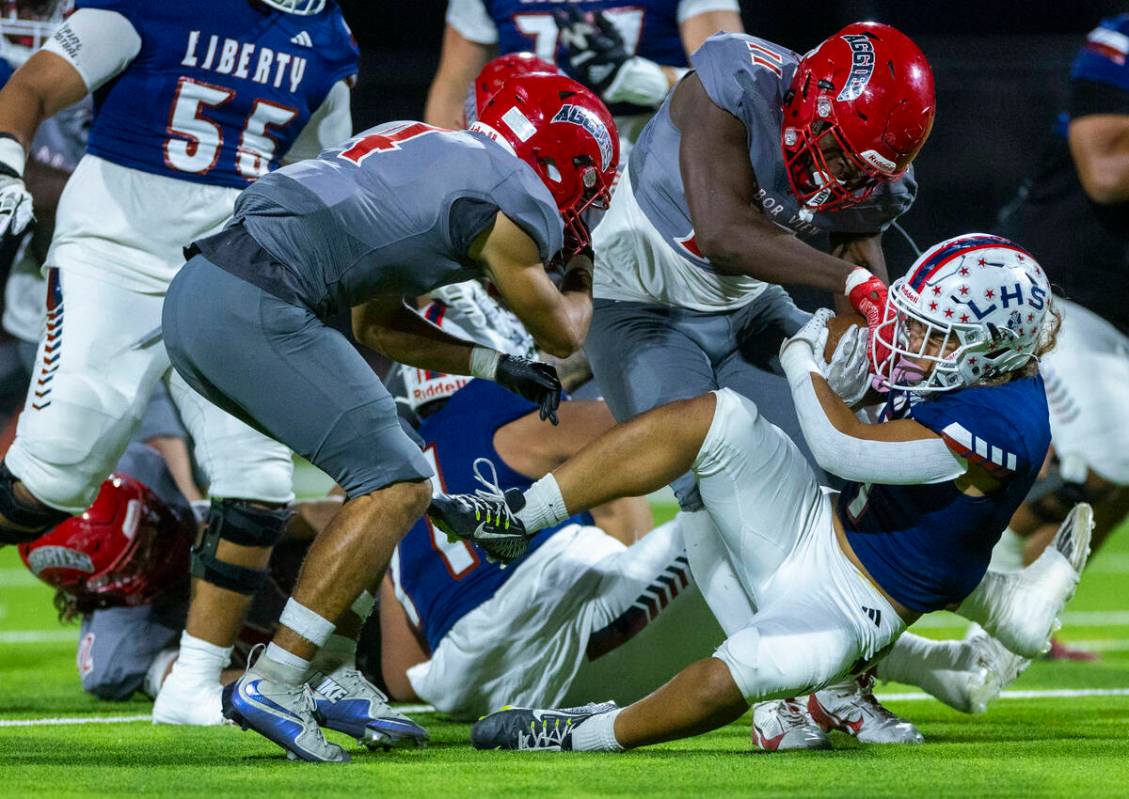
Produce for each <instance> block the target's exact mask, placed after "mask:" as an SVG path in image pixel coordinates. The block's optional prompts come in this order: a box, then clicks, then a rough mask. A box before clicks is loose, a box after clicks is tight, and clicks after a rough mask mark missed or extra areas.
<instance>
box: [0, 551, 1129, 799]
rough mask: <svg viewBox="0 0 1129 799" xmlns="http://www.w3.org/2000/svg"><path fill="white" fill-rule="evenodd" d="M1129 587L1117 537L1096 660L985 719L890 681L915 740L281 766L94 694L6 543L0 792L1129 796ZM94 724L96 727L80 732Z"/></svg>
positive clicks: (1093, 604) (360, 759) (448, 753)
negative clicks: (918, 742)
mask: <svg viewBox="0 0 1129 799" xmlns="http://www.w3.org/2000/svg"><path fill="white" fill-rule="evenodd" d="M1127 577H1129V530H1122V532H1121V534H1120V535H1119V536H1115V537H1114V539H1113V541H1112V542H1111V544H1110V545H1109V546H1108V547H1107V548H1106V550H1105V551H1103V552H1102V553H1100V554H1099V555H1098V556H1096V557H1095V559H1094V560H1093V562H1092V563H1091V565H1090V569H1089V571H1088V572H1087V575H1086V578H1085V579H1084V580H1083V582H1082V586H1081V588H1080V589H1079V592H1078V596H1077V597H1075V599H1074V602H1073V603H1072V604H1071V606H1070V608H1069V609H1068V612H1067V616H1066V625H1065V627H1064V629H1063V631H1062V637H1063V638H1064V639H1065V640H1068V641H1074V642H1083V643H1084V645H1086V646H1088V647H1090V648H1093V649H1096V650H1099V651H1100V652H1101V655H1102V660H1101V661H1100V662H1098V663H1049V662H1039V663H1035V664H1033V665H1032V667H1031V668H1030V669H1029V670H1028V671H1027V672H1026V673H1025V674H1024V675H1023V676H1022V677H1021V678H1020V680H1019V681H1018V682H1017V683H1016V684H1015V685H1014V686H1012V690H1013V691H1015V692H1023V693H1022V695H1020V696H1014V697H1005V698H1003V699H1001V700H999V701H997V702H996V704H995V705H993V706H992V707H991V708H990V709H989V711H988V713H987V714H986V715H983V716H977V717H971V716H962V715H961V714H959V713H956V712H953V711H951V710H949V709H947V708H945V707H943V706H942V705H940V704H939V703H937V702H935V701H933V700H931V699H924V698H922V697H920V696H918V695H915V692H914V690H913V689H911V688H908V687H905V686H898V685H887V686H883V687H882V688H881V689H880V691H879V695H880V696H882V695H887V696H889V695H902V698H895V699H893V700H891V701H889V703H888V704H889V705H890V706H891V707H892V708H893V709H894V710H896V711H897V712H899V713H902V714H904V715H907V716H909V717H910V718H912V719H913V720H914V721H915V722H916V723H917V724H918V726H919V727H920V729H921V731H922V732H923V733H924V734H925V736H926V739H927V743H926V744H925V745H924V746H922V747H912V748H909V747H902V748H898V747H894V748H880V747H860V746H858V745H857V744H856V743H855V742H854V740H853V739H849V738H847V737H845V736H842V735H837V734H836V735H834V736H833V737H834V742H835V745H836V748H837V751H834V752H805V753H794V754H776V755H767V754H761V753H753V752H751V751H750V745H749V721H748V717H746V718H745V719H743V720H742V721H740V722H738V723H736V724H733V725H731V726H730V727H727V728H725V729H723V730H720V731H718V732H715V733H713V734H710V735H705V736H702V737H700V738H697V739H693V740H688V741H682V742H678V743H674V744H668V745H665V746H660V747H654V748H653V749H650V750H645V751H639V752H635V753H631V754H624V755H584V754H565V755H547V754H541V755H533V756H530V755H521V754H513V753H483V752H475V751H473V750H472V749H470V748H469V746H468V745H467V743H466V742H467V731H468V727H467V726H466V725H462V724H453V723H449V722H445V721H444V720H443V719H442V718H441V717H438V716H436V715H433V714H421V715H418V716H417V718H419V719H420V720H421V721H422V722H423V723H424V724H425V725H426V726H428V727H429V729H430V731H431V735H432V741H433V743H432V745H431V747H430V748H428V749H424V750H414V751H410V752H393V753H374V754H370V753H367V752H365V751H364V750H361V749H359V748H358V747H356V746H354V747H353V750H352V751H353V752H354V754H355V759H354V761H353V763H352V764H349V765H346V766H309V765H304V764H295V763H289V762H287V760H286V759H285V757H284V756H283V754H282V752H281V750H280V749H278V748H277V747H275V746H274V745H273V744H271V743H269V742H267V741H265V740H264V739H262V738H259V737H258V736H256V735H254V734H253V733H242V732H240V731H239V730H237V729H235V728H231V727H227V728H221V729H196V730H183V729H177V728H168V727H154V726H152V725H151V724H149V723H148V721H147V719H146V718H145V716H146V714H147V713H148V711H149V703H148V702H147V701H143V700H141V699H136V700H134V701H131V702H125V703H104V702H98V701H96V700H94V699H91V698H89V697H87V696H85V695H84V694H83V693H82V692H81V690H80V688H79V682H78V676H77V674H76V672H75V665H74V649H75V645H74V639H75V638H76V636H77V633H76V631H75V629H74V628H68V627H62V626H60V625H59V624H58V622H56V620H55V617H54V612H53V610H52V608H51V602H50V599H51V595H50V592H49V591H48V590H47V589H46V588H44V587H42V586H40V585H39V584H37V583H36V582H35V580H34V579H33V578H32V577H31V576H30V575H29V574H28V573H27V572H26V571H25V570H24V569H23V568H22V566H21V564H20V563H19V560H18V559H17V557H16V554H15V551H14V550H13V549H12V548H7V549H4V550H2V551H0V795H5V796H7V795H11V796H17V795H19V796H25V795H30V794H35V795H40V796H61V795H68V796H101V795H123V794H131V795H137V794H148V795H203V794H211V795H212V796H220V795H225V796H226V795H233V794H238V795H242V796H270V797H273V796H321V795H337V794H346V793H349V794H351V795H353V796H356V797H360V796H410V797H431V796H466V795H477V796H484V797H488V796H523V797H531V796H537V797H555V796H560V797H573V796H588V795H617V796H659V795H662V796H695V797H700V796H707V795H709V796H713V795H729V796H750V795H755V794H756V793H758V792H761V791H766V794H765V795H767V796H779V795H782V794H784V793H785V792H788V793H794V794H798V795H802V796H809V795H819V796H823V795H826V796H866V797H871V796H919V797H923V796H953V797H963V796H974V795H975V796H1023V797H1033V796H1048V795H1060V796H1084V797H1092V796H1114V795H1119V796H1126V795H1129V590H1127V589H1126V580H1127ZM926 622H927V623H925V624H919V625H918V629H919V630H920V631H921V632H923V634H926V635H930V636H934V637H948V636H958V635H960V633H961V631H962V625H961V624H960V622H959V621H958V620H957V619H956V618H955V617H951V616H935V617H931V618H929V619H927V620H926ZM1028 692H1029V693H1028ZM1078 692H1083V695H1080V696H1079V695H1077V694H1078ZM1084 692H1092V694H1091V695H1085V693H1084ZM592 698H593V699H601V698H603V697H592ZM94 719H102V721H101V722H96V723H88V722H90V721H91V720H94ZM60 720H73V721H82V722H87V723H81V724H70V723H68V724H60V723H59V721H60ZM16 722H24V723H22V724H17V723H16ZM330 735H333V733H331V734H330ZM341 742H342V743H345V741H344V740H342V741H341Z"/></svg>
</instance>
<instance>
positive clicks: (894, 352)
mask: <svg viewBox="0 0 1129 799" xmlns="http://www.w3.org/2000/svg"><path fill="white" fill-rule="evenodd" d="M904 283H905V279H904V278H903V279H901V280H898V281H895V283H894V285H893V286H891V287H890V292H889V294H888V295H887V298H886V309H885V313H884V315H883V321H882V322H881V323H880V324H879V325H878V326H877V327H876V328H875V331H874V335H873V336H872V337H871V343H870V348H871V359H872V362H873V364H874V371H875V374H876V375H877V377H878V379H879V380H880V381H881V382H882V384H883V385H884V386H885V387H886V388H890V389H897V390H903V391H911V392H914V393H922V394H925V393H934V392H942V391H953V390H956V389H959V388H966V387H969V386H973V385H976V384H978V383H982V382H984V381H986V380H990V379H992V378H994V377H998V376H1000V375H1002V374H1005V373H1007V372H1011V371H1015V370H1016V369H1020V368H1022V367H1023V366H1024V365H1026V364H1027V362H1028V361H1030V359H1031V357H1032V352H1030V351H1027V348H1025V347H1022V346H1020V344H1019V336H1017V335H1016V334H1015V332H1014V331H1012V330H1010V329H1009V328H1006V327H1003V328H1001V327H998V326H996V325H993V324H988V325H986V326H985V325H979V324H969V323H960V322H956V323H952V322H942V321H939V320H936V319H930V318H928V317H927V316H925V315H924V314H921V313H919V312H918V311H917V310H916V309H915V308H914V307H913V306H912V305H911V304H910V303H909V302H907V301H906V300H905V299H904V298H903V297H901V296H900V295H901V293H902V292H903V291H904V292H912V289H909V288H908V287H906V286H905V285H904ZM899 284H902V285H899ZM1017 347H1018V349H1017Z"/></svg>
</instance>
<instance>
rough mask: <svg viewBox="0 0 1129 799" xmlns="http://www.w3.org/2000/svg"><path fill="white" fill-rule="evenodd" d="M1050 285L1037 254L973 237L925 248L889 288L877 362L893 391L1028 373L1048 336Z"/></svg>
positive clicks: (875, 341) (876, 341) (875, 343)
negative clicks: (1021, 371)
mask: <svg viewBox="0 0 1129 799" xmlns="http://www.w3.org/2000/svg"><path fill="white" fill-rule="evenodd" d="M1050 304H1051V288H1050V284H1049V283H1048V282H1047V276H1046V274H1045V273H1044V272H1043V270H1042V268H1041V267H1040V266H1039V264H1038V263H1037V262H1036V261H1035V259H1034V258H1033V257H1032V256H1031V253H1029V252H1027V251H1026V250H1024V249H1023V248H1022V247H1019V246H1018V245H1016V244H1013V243H1012V242H1010V241H1008V240H1007V239H1004V238H1000V237H999V236H992V235H989V234H987V233H969V234H966V235H963V236H957V237H956V238H952V239H948V240H946V241H942V242H941V243H940V244H936V245H934V246H933V247H931V248H930V249H929V250H928V251H926V252H925V253H924V254H923V255H922V256H921V257H920V258H918V259H917V261H915V262H914V264H913V266H912V267H910V270H909V272H908V273H907V274H906V275H905V277H902V278H899V279H897V280H895V281H894V282H893V284H891V286H890V292H889V295H888V298H887V300H886V312H885V316H884V317H883V321H882V323H881V324H880V325H879V326H878V327H877V328H876V329H875V335H874V336H872V337H871V358H872V359H873V362H874V366H875V372H876V374H877V375H878V377H879V379H880V380H881V381H882V382H883V383H884V384H885V385H886V386H887V387H889V388H895V389H905V390H909V391H913V392H932V391H952V390H953V389H958V388H963V387H966V386H972V385H975V384H977V383H980V382H982V381H984V380H988V379H991V378H994V377H998V376H1000V375H1002V374H1005V373H1007V372H1013V371H1015V370H1017V369H1021V368H1023V367H1024V366H1026V365H1027V363H1028V362H1029V361H1030V360H1031V358H1032V357H1034V355H1035V352H1036V351H1037V350H1038V349H1039V346H1040V344H1041V343H1042V339H1043V335H1044V324H1045V322H1046V320H1047V312H1048V309H1049V307H1050Z"/></svg>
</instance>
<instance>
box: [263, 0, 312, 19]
mask: <svg viewBox="0 0 1129 799" xmlns="http://www.w3.org/2000/svg"><path fill="white" fill-rule="evenodd" d="M262 2H263V5H267V6H270V7H271V8H277V9H278V10H279V11H285V12H286V13H287V14H297V15H298V16H301V17H309V16H313V15H314V14H320V13H321V10H322V9H323V8H325V0H262Z"/></svg>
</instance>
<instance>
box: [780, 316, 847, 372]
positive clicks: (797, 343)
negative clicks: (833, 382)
mask: <svg viewBox="0 0 1129 799" xmlns="http://www.w3.org/2000/svg"><path fill="white" fill-rule="evenodd" d="M834 315H835V313H834V311H831V310H828V309H827V308H820V309H819V310H818V311H816V312H815V313H813V314H812V315H811V319H809V320H808V321H807V324H805V325H804V326H803V327H801V328H800V329H799V330H797V331H796V333H795V335H793V336H792V337H791V338H787V339H784V343H783V344H781V345H780V365H781V366H782V367H783V368H784V374H785V375H787V377H788V384H789V385H790V386H792V387H793V389H794V388H796V384H797V382H798V381H801V380H806V379H807V376H808V375H809V374H810V373H812V372H816V373H818V374H820V375H822V374H823V372H824V368H825V366H826V364H824V362H823V348H824V347H825V346H826V345H827V322H828V320H830V319H831V317H833V316H834Z"/></svg>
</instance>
